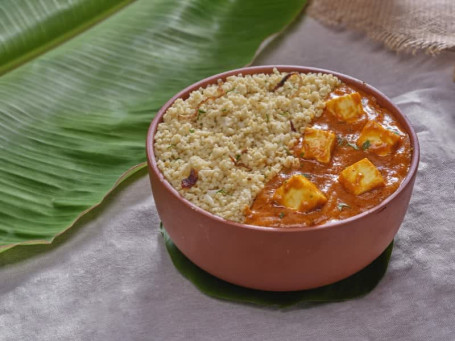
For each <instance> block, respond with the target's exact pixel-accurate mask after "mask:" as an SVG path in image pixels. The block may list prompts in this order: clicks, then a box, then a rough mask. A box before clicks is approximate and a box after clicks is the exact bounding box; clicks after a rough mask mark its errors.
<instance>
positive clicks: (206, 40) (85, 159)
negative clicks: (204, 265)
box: [0, 0, 305, 249]
mask: <svg viewBox="0 0 455 341" xmlns="http://www.w3.org/2000/svg"><path fill="white" fill-rule="evenodd" d="M304 3H305V1H303V0H290V1H286V2H280V1H275V0H256V1H242V0H232V1H212V0H138V1H131V0H128V1H125V0H124V1H121V0H96V1H93V0H73V1H69V0H61V1H55V0H40V1H28V0H4V1H3V2H2V7H1V8H2V10H1V11H0V23H1V24H0V37H1V39H0V74H2V76H1V77H0V103H1V105H0V127H1V134H0V249H6V248H9V247H11V246H14V245H19V244H33V243H49V242H51V241H52V240H53V239H54V238H55V236H56V235H58V234H60V233H62V232H63V231H64V230H65V229H67V228H68V227H70V226H71V225H72V224H73V223H74V222H75V221H76V220H77V219H78V217H80V216H81V215H82V214H84V212H87V211H88V210H90V209H91V208H93V207H94V206H95V205H97V204H99V203H100V202H101V201H102V200H103V198H104V196H105V195H106V194H107V193H108V192H109V191H110V190H112V188H113V187H115V186H116V185H117V184H118V182H119V181H121V180H122V179H124V178H126V177H128V176H129V175H131V173H132V172H134V171H136V170H137V169H139V168H141V167H145V164H144V163H143V162H144V161H145V148H144V145H145V137H146V132H147V129H148V126H149V124H150V121H151V120H152V119H153V117H154V115H155V113H156V112H157V110H158V109H159V108H160V107H161V106H162V105H163V104H164V103H165V102H166V101H167V100H168V99H169V98H170V97H172V96H173V95H174V94H175V93H176V92H178V91H179V90H181V89H182V88H184V87H185V86H187V85H189V84H191V83H193V82H195V81H197V80H200V79H202V78H204V77H207V76H209V75H212V74H215V73H218V72H222V71H225V70H228V69H233V68H237V67H241V66H244V65H246V64H248V63H250V62H251V60H252V59H253V57H254V55H255V53H256V52H257V49H258V47H259V46H260V44H261V43H262V41H264V39H266V38H267V37H269V36H270V35H272V34H276V33H277V32H278V31H280V30H282V29H283V27H285V26H286V25H287V24H289V23H290V22H291V21H292V19H293V18H295V17H296V15H297V14H298V13H299V11H300V10H301V8H302V6H303V5H304Z"/></svg>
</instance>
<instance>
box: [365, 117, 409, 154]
mask: <svg viewBox="0 0 455 341" xmlns="http://www.w3.org/2000/svg"><path fill="white" fill-rule="evenodd" d="M400 140H401V137H400V135H398V134H396V133H394V132H392V131H390V130H387V129H386V128H384V127H383V126H382V125H380V124H379V123H377V122H375V121H369V122H368V123H367V124H365V126H364V127H363V129H362V132H361V133H360V136H359V138H358V139H357V146H358V147H359V148H362V149H364V150H370V151H372V152H373V153H375V154H377V155H379V156H385V155H388V154H390V153H392V152H393V151H394V150H395V149H396V147H397V146H398V144H399V142H400Z"/></svg>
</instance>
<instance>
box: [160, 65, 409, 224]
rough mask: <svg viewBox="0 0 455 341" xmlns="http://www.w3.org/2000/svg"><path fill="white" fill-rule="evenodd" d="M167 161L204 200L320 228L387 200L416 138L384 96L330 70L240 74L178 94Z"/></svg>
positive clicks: (170, 171)
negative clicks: (372, 93) (412, 138)
mask: <svg viewBox="0 0 455 341" xmlns="http://www.w3.org/2000/svg"><path fill="white" fill-rule="evenodd" d="M154 148H155V153H156V156H157V165H158V167H159V168H160V170H161V171H162V172H163V174H164V175H165V177H166V179H167V180H168V181H169V182H170V183H171V185H172V186H173V187H174V188H175V189H176V190H177V191H179V193H180V194H181V195H182V196H183V197H185V198H186V199H188V200H189V201H191V202H193V203H194V204H195V205H197V206H199V207H201V208H203V209H205V210H207V211H209V212H211V213H213V214H216V215H218V216H220V217H222V218H225V219H228V220H232V221H236V222H241V223H246V224H253V225H262V226H274V227H286V226H291V225H292V226H295V225H299V226H313V225H321V224H323V223H326V222H329V221H333V220H341V219H345V218H348V217H351V216H354V215H357V214H359V213H361V212H363V211H365V210H367V209H370V208H372V207H374V206H376V205H378V204H379V203H380V202H381V201H383V200H384V199H385V198H386V197H388V196H389V195H390V194H392V193H393V192H394V191H395V190H396V189H397V188H398V187H399V185H400V183H401V182H402V180H403V179H404V178H405V176H406V174H407V172H408V169H409V165H410V161H411V145H410V139H409V136H408V135H407V134H406V133H405V131H404V129H403V128H402V127H401V126H400V124H399V122H398V121H397V120H396V119H395V118H394V117H393V115H392V114H391V113H390V112H388V111H387V110H385V109H384V108H382V107H381V106H379V105H378V103H376V100H375V98H374V97H372V96H370V95H368V94H366V93H363V92H362V91H360V90H359V89H356V88H354V87H352V86H348V85H346V84H343V83H342V82H341V81H340V80H339V79H338V78H337V77H335V76H334V75H330V74H312V73H308V74H303V73H296V72H291V73H281V72H279V71H277V70H274V72H273V73H272V74H255V75H247V76H243V75H238V76H231V77H228V78H227V79H225V80H223V81H221V80H219V81H218V83H217V84H214V85H210V86H207V87H206V88H200V89H198V90H196V91H193V92H192V93H191V94H190V96H189V97H188V98H187V99H185V100H183V99H178V100H176V101H175V102H174V104H173V105H172V106H171V107H170V108H169V109H168V110H167V112H166V113H165V115H164V116H163V122H162V123H160V124H159V126H158V129H157V133H156V135H155V143H154Z"/></svg>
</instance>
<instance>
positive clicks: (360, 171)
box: [338, 158, 385, 195]
mask: <svg viewBox="0 0 455 341" xmlns="http://www.w3.org/2000/svg"><path fill="white" fill-rule="evenodd" d="M338 180H339V181H340V183H341V184H342V185H343V186H344V188H346V190H348V191H349V192H351V193H352V194H355V195H360V194H362V193H365V192H367V191H370V190H372V189H374V188H377V187H381V186H385V181H384V178H383V177H382V175H381V173H380V172H379V170H378V169H377V168H376V167H375V165H373V164H372V163H371V161H370V160H368V159H367V158H364V159H362V160H360V161H358V162H356V163H354V164H352V165H350V166H348V167H346V168H345V169H343V171H342V172H341V173H340V175H339V177H338Z"/></svg>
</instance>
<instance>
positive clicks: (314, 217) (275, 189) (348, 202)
mask: <svg viewBox="0 0 455 341" xmlns="http://www.w3.org/2000/svg"><path fill="white" fill-rule="evenodd" d="M410 148H411V146H410V141H409V137H408V136H407V134H405V133H404V131H403V129H402V128H401V126H400V124H399V123H398V122H397V121H396V120H395V118H394V117H393V116H392V114H391V113H389V112H387V111H386V110H385V109H383V108H381V107H380V106H379V105H378V104H377V103H376V100H375V98H374V97H372V96H368V95H366V94H364V93H362V92H360V91H358V90H356V89H354V88H353V87H350V86H347V85H342V86H340V87H338V88H337V89H336V90H335V91H333V92H332V93H331V94H330V95H329V98H328V100H327V101H326V108H325V110H324V112H323V114H322V115H321V117H319V118H318V119H317V120H315V121H314V123H313V124H312V125H311V127H308V128H306V129H305V131H304V133H303V135H302V137H301V138H300V139H299V141H298V143H297V144H296V145H295V147H294V148H293V149H292V153H294V154H295V155H296V156H298V157H299V159H300V167H298V168H295V169H284V170H283V171H282V172H280V174H278V175H277V176H275V177H274V178H273V179H272V180H271V181H269V182H268V183H267V184H266V186H265V188H264V189H263V190H262V191H261V192H260V193H259V194H258V196H257V197H256V199H255V200H254V202H253V205H252V206H251V208H247V209H246V219H245V222H246V223H247V224H252V225H264V226H284V225H307V226H312V225H320V224H323V223H325V222H327V221H331V220H340V219H345V218H348V217H351V216H354V215H356V214H359V213H361V212H363V211H365V210H367V209H370V208H372V207H374V206H376V205H378V204H379V203H380V202H381V201H382V200H384V199H385V198H386V197H388V196H389V195H390V194H392V193H393V192H394V191H395V190H396V189H397V188H398V186H399V185H400V183H401V181H402V180H403V179H404V177H405V176H406V174H407V172H408V169H409V165H410V161H411V150H410Z"/></svg>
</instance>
